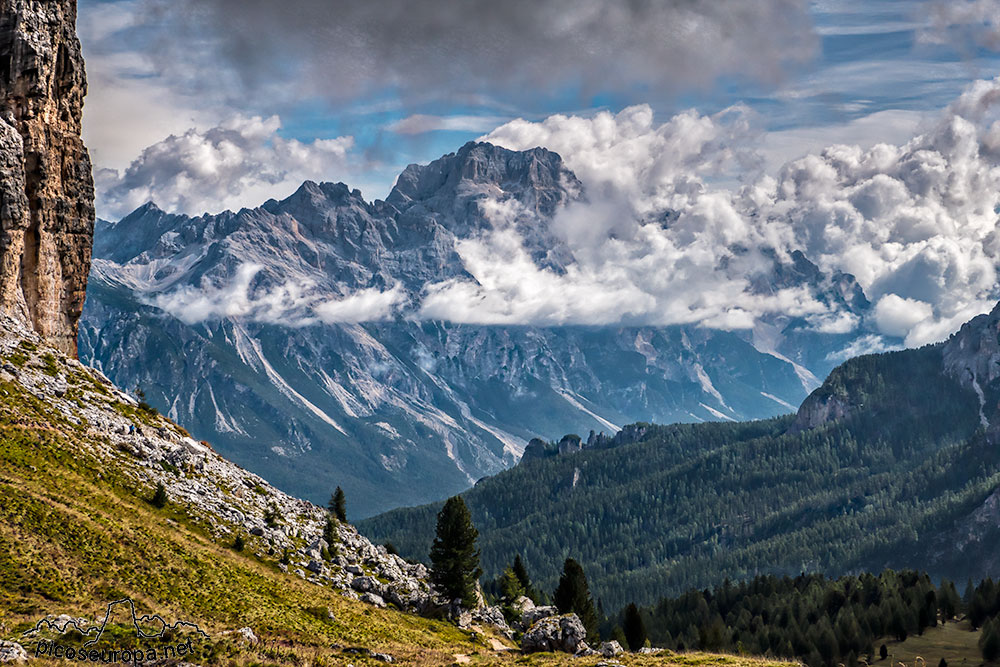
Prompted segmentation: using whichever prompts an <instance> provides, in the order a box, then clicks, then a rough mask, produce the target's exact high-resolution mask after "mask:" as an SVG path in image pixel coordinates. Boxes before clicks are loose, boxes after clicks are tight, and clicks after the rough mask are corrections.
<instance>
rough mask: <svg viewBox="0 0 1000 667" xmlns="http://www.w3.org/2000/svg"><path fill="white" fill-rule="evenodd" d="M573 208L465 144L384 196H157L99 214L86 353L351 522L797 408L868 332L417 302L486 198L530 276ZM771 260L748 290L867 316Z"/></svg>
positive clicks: (509, 158)
mask: <svg viewBox="0 0 1000 667" xmlns="http://www.w3.org/2000/svg"><path fill="white" fill-rule="evenodd" d="M586 196H587V195H586V192H585V191H584V190H583V188H582V186H581V185H580V183H579V181H578V180H577V179H576V177H575V176H574V175H573V174H572V172H570V171H569V170H568V169H567V168H566V166H565V165H564V164H563V162H562V160H561V158H560V157H559V155H557V154H555V153H553V152H551V151H547V150H545V149H542V148H536V149H533V150H528V151H510V150H506V149H503V148H499V147H496V146H493V145H490V144H486V143H469V144H467V145H465V146H463V147H462V148H461V150H459V151H457V152H456V153H452V154H449V155H445V156H444V157H442V158H440V159H438V160H435V161H434V162H432V163H430V164H428V165H411V166H409V167H407V168H406V169H405V170H404V171H403V172H402V173H401V174H400V176H399V178H398V179H397V183H396V186H395V187H394V188H393V190H392V192H391V194H390V195H389V196H388V197H387V198H386V200H385V201H375V202H367V201H366V200H365V199H363V197H362V196H361V193H360V192H359V191H357V190H351V189H350V188H348V187H347V186H346V185H344V184H330V183H320V184H317V183H313V182H306V183H304V184H303V185H302V186H301V187H300V188H299V189H298V190H297V191H296V192H295V193H294V194H292V195H291V196H290V197H288V198H287V199H284V200H282V201H277V200H270V201H268V202H266V203H264V204H263V205H262V206H260V207H258V208H254V209H243V210H240V211H238V212H235V213H234V212H229V211H227V212H224V213H221V214H218V215H208V214H206V215H202V216H198V217H189V216H184V215H174V214H169V213H166V212H164V211H162V210H160V209H159V208H157V207H156V206H155V205H154V204H152V203H150V204H147V205H145V206H143V207H141V208H139V209H137V210H136V211H134V212H133V213H131V214H130V215H128V216H126V217H125V218H123V219H122V220H120V221H118V222H115V223H110V222H107V221H101V220H98V222H97V225H96V230H95V242H94V253H93V255H94V261H93V265H92V271H91V276H90V283H89V285H90V286H89V291H88V298H87V304H86V308H85V312H84V315H83V318H82V320H81V331H80V335H79V345H80V355H81V359H83V360H85V361H86V362H87V363H90V364H93V365H94V366H95V367H97V368H100V369H102V370H103V371H104V372H105V373H107V374H108V376H109V377H110V378H112V380H113V381H115V382H116V383H117V384H119V385H120V386H125V387H129V388H139V389H141V390H142V391H143V392H144V393H145V396H146V400H148V401H149V402H150V403H151V404H152V405H154V406H156V407H157V408H159V409H160V410H162V411H163V412H164V413H166V414H168V415H169V416H170V417H171V418H173V419H175V420H177V421H178V422H179V423H181V424H183V425H184V426H185V427H186V428H188V429H189V430H191V432H192V433H195V434H196V435H198V437H202V438H205V439H208V440H211V441H212V442H213V443H215V445H216V446H217V447H218V448H219V449H220V451H221V452H223V453H224V454H225V455H227V456H229V457H231V458H232V459H233V460H235V461H237V462H238V463H240V464H241V465H245V466H247V467H248V468H250V469H252V470H255V471H257V472H259V473H261V474H265V475H266V476H267V477H268V479H270V480H271V481H273V482H274V483H276V484H278V485H279V486H280V487H281V488H283V489H286V490H288V491H289V492H292V493H296V494H298V495H301V496H304V497H307V498H310V499H312V500H315V501H323V500H325V498H327V497H328V496H329V493H330V489H331V488H332V487H333V486H335V485H340V486H342V487H343V488H344V489H345V490H346V491H347V492H348V494H349V495H350V496H351V497H352V498H353V503H352V511H353V512H354V513H355V515H356V516H359V517H364V516H369V515H372V514H375V513H378V512H380V511H384V510H388V509H391V508H393V507H397V506H401V505H412V504H418V503H422V502H429V501H433V500H437V499H440V498H442V497H444V496H446V495H448V494H451V493H455V492H458V491H461V490H463V489H465V488H468V487H469V486H470V485H472V484H473V483H474V482H475V481H476V480H478V479H480V478H481V477H483V476H486V475H491V474H495V473H497V472H499V471H501V470H503V469H505V468H508V467H510V466H512V465H514V464H515V463H517V461H518V460H519V459H520V457H521V454H522V452H523V449H524V446H525V444H526V443H527V442H528V441H529V440H530V439H531V438H534V437H539V436H541V437H545V436H548V435H551V434H553V433H562V432H569V431H581V432H583V433H584V435H585V436H586V432H587V431H589V430H594V431H597V432H601V431H603V432H605V433H614V432H616V431H617V430H618V429H619V427H620V425H622V424H626V423H629V422H633V421H637V420H641V421H649V422H657V423H670V422H677V421H683V422H698V421H704V420H737V419H746V418H761V417H768V416H772V415H777V414H781V413H786V412H789V411H791V410H793V409H794V406H795V405H798V403H799V402H800V401H801V400H802V398H804V397H805V396H806V395H807V394H808V392H809V391H811V390H812V389H814V388H815V387H817V386H818V385H819V379H818V378H822V377H824V376H825V375H826V373H827V372H828V371H829V370H830V369H831V368H832V367H833V366H834V365H835V364H836V363H837V361H838V360H839V359H841V358H842V357H843V356H844V355H845V352H844V350H845V349H848V348H849V346H850V345H851V344H852V343H855V342H856V341H858V340H859V339H860V338H862V337H863V336H864V335H865V332H864V328H863V327H862V329H860V330H857V331H855V332H852V333H849V334H842V333H823V332H821V331H816V330H815V329H814V328H813V327H811V326H810V325H809V324H808V323H807V322H806V321H805V320H804V319H802V318H796V317H790V316H783V315H776V316H772V317H770V319H762V320H760V321H758V323H757V325H756V326H755V327H754V328H753V329H747V330H737V331H721V330H717V329H710V328H705V327H699V326H696V325H677V326H647V325H643V324H641V323H636V324H630V323H628V322H623V323H619V324H615V325H608V324H606V323H605V324H593V325H587V324H574V325H566V326H541V325H532V324H530V323H528V324H516V325H508V324H497V323H488V322H487V323H479V322H471V323H469V322H464V323H463V322H455V321H448V320H446V319H436V318H434V317H432V316H428V315H427V314H426V313H422V312H421V311H420V310H419V309H418V308H417V307H415V306H413V304H415V303H418V302H419V300H420V299H421V297H422V296H426V294H427V293H428V291H429V290H430V289H433V286H434V285H441V284H448V283H449V281H472V282H475V281H477V279H478V276H476V275H474V274H472V273H470V270H469V268H470V267H469V266H468V262H466V261H465V258H463V256H462V255H461V254H460V252H459V250H460V248H461V244H462V243H463V242H465V241H467V240H469V239H476V238H479V237H481V236H482V235H483V234H486V233H490V232H491V231H494V230H495V229H496V227H497V225H498V224H499V223H497V221H496V216H495V215H493V214H492V212H493V211H495V209H496V207H497V206H498V205H509V204H512V203H513V204H516V206H517V208H516V210H517V211H519V213H518V214H517V215H516V216H515V217H514V219H513V221H509V222H508V223H506V224H509V225H511V227H512V228H513V229H514V230H515V231H516V232H517V234H518V236H519V237H520V238H521V239H522V242H523V246H524V250H525V251H526V252H527V253H529V254H530V256H531V258H532V261H534V262H535V263H536V265H537V266H541V267H545V268H546V269H547V270H550V271H553V272H556V273H559V272H564V271H566V270H568V268H567V267H570V266H571V265H572V263H573V261H574V258H573V256H572V253H571V252H570V250H569V249H568V248H567V247H566V245H565V243H563V242H561V241H560V239H559V235H558V234H556V233H555V232H554V231H553V230H552V228H551V224H550V223H551V221H552V219H553V216H554V215H555V214H556V213H557V212H558V211H559V210H560V209H561V208H562V207H565V206H566V205H567V204H568V203H570V202H573V201H579V200H581V199H583V198H585V197H586ZM662 224H670V215H669V212H667V213H666V214H664V216H663V223H662ZM745 252H749V251H745ZM763 256H764V257H765V259H766V262H768V263H769V266H770V269H768V270H767V271H765V272H763V273H760V274H758V275H755V276H753V278H752V286H753V287H752V289H753V290H754V291H755V293H761V294H766V293H771V292H774V291H776V290H779V289H782V288H786V287H801V288H803V289H805V290H808V291H809V293H810V294H812V295H813V296H814V297H815V298H817V299H818V300H820V301H822V302H824V303H828V304H833V305H835V306H836V307H837V308H839V309H842V310H846V311H848V312H850V313H852V314H854V315H856V316H857V317H858V319H859V320H860V321H862V322H864V321H866V320H865V316H866V315H867V313H868V311H869V310H870V305H869V303H868V301H867V299H866V298H865V296H864V293H863V292H862V290H861V288H860V287H859V286H858V285H857V283H856V282H855V281H854V279H853V278H852V277H851V276H849V275H846V274H834V275H824V274H823V273H822V272H821V271H820V270H819V269H817V267H816V266H815V265H814V264H812V263H811V262H810V261H809V260H808V258H806V257H805V256H804V255H803V254H802V253H800V252H795V253H792V254H791V256H790V257H786V258H783V259H782V258H779V257H778V255H777V254H775V253H768V251H767V250H766V249H764V252H763Z"/></svg>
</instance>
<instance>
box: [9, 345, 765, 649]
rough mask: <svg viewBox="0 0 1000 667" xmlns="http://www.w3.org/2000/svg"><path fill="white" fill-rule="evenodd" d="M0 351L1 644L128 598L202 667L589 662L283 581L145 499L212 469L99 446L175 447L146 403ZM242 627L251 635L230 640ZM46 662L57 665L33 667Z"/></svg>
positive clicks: (173, 506) (214, 528)
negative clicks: (189, 628)
mask: <svg viewBox="0 0 1000 667" xmlns="http://www.w3.org/2000/svg"><path fill="white" fill-rule="evenodd" d="M0 357H2V358H0V367H2V370H0V639H3V640H14V641H18V640H20V641H25V640H24V639H23V638H22V633H24V632H25V631H27V630H29V629H31V628H32V627H34V626H35V624H36V623H37V622H38V621H39V620H41V619H43V618H45V617H50V618H51V617H53V616H59V615H64V614H68V615H69V616H72V617H74V618H76V617H82V618H85V619H90V620H91V621H97V620H99V619H100V618H101V617H103V615H104V613H105V612H106V610H107V609H108V605H109V603H110V602H112V601H115V600H120V599H123V598H130V599H132V600H133V601H134V603H135V607H136V611H137V613H138V614H158V615H160V616H162V617H163V618H164V619H166V620H168V621H170V622H173V621H176V620H180V621H185V622H189V623H194V624H197V625H198V626H199V627H200V628H201V629H202V630H204V631H205V632H206V633H207V634H208V635H209V638H208V639H207V640H198V643H197V644H196V645H195V646H196V651H197V652H196V655H194V656H193V657H192V658H190V660H191V661H193V662H196V663H197V664H202V665H219V664H227V665H296V666H299V665H347V664H353V665H356V666H360V665H374V664H382V663H380V662H378V661H377V660H376V659H375V658H374V657H372V656H370V655H366V654H365V652H366V651H374V652H381V653H387V654H390V655H392V656H393V657H394V658H395V660H396V662H397V663H400V664H412V665H451V664H455V663H459V664H473V665H475V664H481V665H485V664H490V665H493V664H513V663H514V662H517V663H518V664H528V665H557V664H574V665H593V664H595V663H596V662H597V661H598V660H597V659H596V658H586V659H576V658H573V657H571V656H568V655H553V654H539V655H534V656H521V654H520V652H518V651H515V650H511V649H512V648H513V645H512V644H511V643H509V642H507V641H506V640H503V638H502V637H499V636H496V635H494V634H492V632H491V631H489V630H488V629H484V628H482V627H478V626H476V627H475V628H474V629H473V630H472V631H470V630H462V629H459V628H457V627H456V626H455V625H453V624H451V623H447V622H443V621H435V620H430V619H426V618H421V617H419V616H415V615H412V614H407V613H402V612H400V611H396V610H394V609H392V608H386V609H380V608H377V607H375V606H372V605H370V604H365V603H362V602H358V601H355V600H352V599H348V598H346V597H344V596H343V595H342V594H341V593H340V592H338V591H335V590H332V589H331V588H329V587H326V586H321V585H317V584H316V583H314V582H310V581H307V580H305V579H304V578H302V577H300V576H297V575H296V574H294V573H292V572H284V571H282V569H281V568H282V566H281V563H280V562H279V557H280V554H278V555H274V556H272V555H269V553H268V547H267V543H266V542H263V541H262V540H261V539H260V538H256V537H252V536H250V535H247V536H246V549H245V550H243V551H242V552H239V551H237V550H236V549H235V548H234V542H233V539H232V535H233V534H234V533H236V531H237V530H238V529H239V526H237V525H235V524H228V523H227V521H226V520H225V519H224V518H223V517H221V516H216V517H214V518H212V517H209V516H207V515H206V514H205V513H204V511H203V508H198V507H196V506H194V505H193V504H191V503H190V502H187V501H185V500H184V499H183V498H178V497H177V496H176V493H174V492H173V491H172V492H171V499H170V500H168V501H167V502H166V503H165V504H164V505H163V506H162V507H157V506H156V504H155V503H154V502H151V501H152V498H153V496H154V480H155V479H163V475H166V476H167V477H168V478H170V477H172V478H176V479H182V478H190V477H192V476H199V475H200V476H204V475H209V474H211V470H212V469H213V468H212V467H211V466H209V467H206V468H205V469H204V471H203V472H201V473H199V472H197V471H195V470H194V469H188V470H183V469H178V468H176V467H173V466H171V465H170V464H167V463H165V462H164V463H162V464H161V465H158V466H156V467H155V470H158V473H157V474H156V475H153V474H152V473H151V472H150V471H149V470H147V469H144V468H142V467H141V466H140V465H139V463H137V461H139V460H138V459H136V458H135V452H134V451H126V449H127V448H125V447H112V446H111V445H112V443H113V442H119V443H121V442H123V440H122V438H121V437H118V439H117V440H112V438H111V435H110V432H105V431H104V430H103V429H104V428H106V427H107V424H108V423H112V422H111V420H112V418H113V419H114V420H120V419H121V418H123V417H124V418H126V419H127V420H128V422H126V423H130V424H132V425H133V426H134V427H136V429H137V430H138V431H140V432H145V433H150V434H152V433H168V432H170V433H172V434H173V435H171V437H180V436H179V435H178V434H182V433H183V431H182V430H180V429H178V427H176V426H175V425H174V424H172V423H170V422H169V421H168V420H166V419H164V418H162V417H161V416H159V415H157V414H156V413H155V411H153V410H152V409H150V408H148V407H147V406H144V405H143V404H141V403H140V404H135V403H130V402H128V401H125V400H122V395H121V394H120V392H118V391H117V390H115V389H113V388H112V387H110V386H108V385H106V384H104V383H103V381H102V380H100V379H99V378H97V377H96V376H94V375H92V374H90V373H89V372H88V371H87V370H86V369H84V368H83V367H82V366H80V365H79V364H77V363H75V362H73V361H72V360H68V359H66V358H65V357H63V356H62V355H60V354H59V353H58V352H56V351H54V350H50V349H48V348H46V347H45V346H44V345H42V344H41V343H39V342H38V341H37V340H21V341H17V340H14V341H11V340H10V337H9V336H8V335H7V334H6V332H3V331H0ZM49 391H53V392H55V393H52V394H51V395H47V394H46V392H49ZM100 406H103V407H100ZM105 410H106V412H105ZM105 420H108V421H107V422H105ZM114 423H118V422H114ZM226 465H229V464H226ZM230 467H231V466H230ZM206 481H209V482H211V481H213V480H206ZM215 482H219V480H215ZM220 483H221V482H220ZM262 484H266V483H263V482H262ZM269 488H270V487H269ZM236 492H237V490H236V489H233V490H232V493H236ZM270 493H273V491H272V490H266V489H264V488H263V487H262V486H258V487H256V488H255V489H252V490H250V491H249V492H248V493H246V494H243V496H242V498H241V499H238V498H237V496H236V495H233V496H231V497H232V502H233V505H232V506H233V507H234V508H235V507H237V506H239V507H241V508H245V507H246V506H247V505H246V503H247V502H250V501H248V500H247V498H248V497H249V498H251V499H252V500H253V501H254V502H256V499H258V498H259V497H264V496H263V495H260V494H270ZM238 500H239V502H237V501H238ZM303 507H305V505H303ZM281 520H291V517H288V516H283V517H281ZM227 535H228V536H227ZM244 627H246V628H250V629H251V630H252V632H253V633H254V634H255V635H256V637H257V638H258V640H259V641H255V642H249V641H246V640H245V639H243V637H242V635H241V634H240V633H238V632H234V631H235V630H238V629H240V628H244ZM106 640H107V641H112V642H115V643H116V645H119V646H121V645H127V644H128V642H129V641H131V642H135V641H136V638H135V632H134V630H133V629H132V628H131V626H130V619H128V618H126V617H121V616H119V615H117V614H116V615H115V616H114V617H113V618H112V620H111V622H110V623H109V624H108V626H107V632H106V635H105V639H104V640H102V642H104V641H106ZM26 646H27V647H28V648H29V650H30V649H31V646H30V645H29V644H27V643H26ZM353 649H357V650H359V651H361V653H358V652H352V650H353ZM620 662H622V663H624V664H628V665H646V664H657V665H682V664H683V665H700V664H725V665H733V666H734V667H752V666H765V665H777V664H780V663H777V662H774V661H770V662H769V661H762V660H754V659H749V658H739V657H729V656H720V655H707V654H694V653H691V654H684V655H676V656H673V655H670V656H664V655H661V656H656V657H653V656H638V655H633V656H623V657H622V659H621V660H620ZM46 663H51V664H60V665H62V664H65V661H64V660H62V659H60V660H52V659H45V658H40V659H37V660H35V661H34V663H33V664H46Z"/></svg>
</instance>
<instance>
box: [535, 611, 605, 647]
mask: <svg viewBox="0 0 1000 667" xmlns="http://www.w3.org/2000/svg"><path fill="white" fill-rule="evenodd" d="M586 639H587V631H586V630H585V629H584V627H583V622H582V621H580V618H579V617H578V616H577V615H576V614H566V615H565V616H550V617H549V618H543V619H542V620H540V621H538V622H537V623H535V624H534V625H533V626H531V628H530V629H529V630H528V631H527V632H525V633H524V637H522V638H521V650H522V651H524V652H525V653H538V652H540V651H548V652H555V651H562V652H564V653H572V654H578V653H588V652H589V651H590V647H589V646H587V642H586Z"/></svg>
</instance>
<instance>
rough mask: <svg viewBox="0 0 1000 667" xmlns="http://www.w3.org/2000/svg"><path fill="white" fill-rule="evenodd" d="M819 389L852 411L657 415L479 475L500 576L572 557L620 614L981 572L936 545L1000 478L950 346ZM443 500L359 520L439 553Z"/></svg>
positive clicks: (841, 373)
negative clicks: (761, 591)
mask: <svg viewBox="0 0 1000 667" xmlns="http://www.w3.org/2000/svg"><path fill="white" fill-rule="evenodd" d="M820 399H822V400H824V401H826V400H828V399H832V400H834V401H838V402H839V406H840V407H841V408H843V412H844V413H845V414H846V415H847V416H846V417H844V418H843V419H839V420H832V421H826V422H825V423H820V424H819V425H818V427H816V428H812V429H806V430H802V425H801V423H798V424H797V423H796V417H795V416H788V417H781V418H776V419H772V420H768V421H759V422H745V423H711V424H695V425H672V426H656V427H652V428H649V429H647V431H646V433H645V435H644V436H643V438H642V439H641V440H640V441H639V442H635V443H631V444H626V445H622V446H619V447H616V448H613V449H597V450H584V451H583V452H580V453H577V454H572V455H565V456H557V457H553V458H545V459H541V460H535V461H530V462H525V463H524V464H522V465H519V466H517V467H516V468H514V469H512V470H509V471H506V472H503V473H500V474H498V475H496V476H495V477H491V478H488V479H485V480H482V481H480V482H479V483H478V484H477V485H476V486H475V487H474V488H472V489H470V490H468V491H467V492H466V493H465V494H464V498H465V500H466V502H467V504H468V506H469V508H470V510H471V511H472V515H473V519H474V520H475V522H476V525H477V527H478V528H479V530H480V533H481V538H480V544H481V545H482V550H483V563H484V569H485V570H486V573H487V576H491V577H492V576H496V575H497V574H498V573H499V571H500V570H501V569H502V568H503V566H504V565H505V564H507V563H509V562H511V561H512V560H513V559H514V556H515V555H516V554H518V553H520V554H521V556H522V558H523V559H524V561H525V563H526V564H527V566H528V568H529V570H530V571H531V572H532V575H533V576H534V577H535V578H536V581H537V582H538V583H539V584H540V586H541V587H542V588H545V589H547V590H551V589H552V587H553V586H554V585H555V581H556V577H557V574H558V571H557V568H558V564H559V563H560V562H561V559H562V558H564V557H566V556H572V557H573V558H575V559H577V560H579V561H580V562H581V563H582V564H583V566H584V568H585V569H586V571H587V574H588V576H589V577H590V579H591V581H592V587H593V589H594V594H595V597H596V598H598V599H599V600H600V601H601V602H602V604H603V607H604V609H605V610H607V612H608V613H611V612H614V611H615V610H617V609H620V608H621V607H622V606H623V605H625V604H627V603H629V602H633V601H634V602H637V603H640V604H652V603H654V602H656V601H657V600H658V599H659V598H660V597H662V596H666V595H673V594H678V593H680V592H683V591H685V590H688V589H690V588H695V587H704V586H708V585H715V584H717V583H719V581H720V580H721V579H723V578H725V577H729V578H730V579H732V580H734V581H735V580H742V579H746V578H750V577H753V576H754V575H759V574H776V575H785V574H791V575H796V574H798V573H800V572H803V571H807V572H823V573H825V574H827V575H830V576H836V575H838V574H840V573H846V572H851V571H859V570H868V571H875V572H878V571H881V570H882V569H883V568H884V567H891V566H895V567H904V566H907V567H916V568H920V569H928V570H930V571H931V573H932V574H933V575H935V576H940V575H947V576H949V577H951V578H953V579H956V580H960V581H964V580H965V579H966V578H967V577H969V576H975V577H976V578H979V577H980V576H981V575H980V574H979V573H978V572H974V571H971V570H969V568H974V567H975V562H976V558H975V554H972V553H966V554H964V556H963V558H962V559H960V562H953V563H952V564H951V565H950V566H949V567H948V569H947V571H943V572H942V571H938V570H936V569H935V563H937V562H938V555H937V554H935V553H933V552H932V550H931V549H930V548H929V545H930V543H931V540H930V538H931V537H933V536H935V535H939V534H941V533H942V532H944V531H945V530H946V529H948V528H950V527H951V526H952V525H953V524H954V522H955V521H956V520H957V518H959V517H963V516H966V515H967V514H968V513H969V512H971V511H972V510H973V509H974V508H976V507H978V506H979V505H980V504H982V503H983V501H984V499H985V498H986V497H987V496H988V495H989V494H990V493H991V492H992V491H993V490H994V489H995V488H997V486H998V484H1000V448H997V447H996V446H993V445H991V444H989V443H988V442H987V440H986V437H985V435H984V433H983V431H982V429H981V427H980V420H979V416H978V403H977V400H976V397H975V396H974V395H973V393H972V392H971V391H967V390H965V389H963V388H962V387H960V386H959V385H958V383H956V382H955V381H953V380H952V379H950V378H948V377H946V376H945V375H943V374H942V372H941V348H940V346H935V347H926V348H922V349H919V350H907V351H902V352H893V353H887V354H881V355H869V356H864V357H859V358H856V359H853V360H851V361H849V362H847V363H845V364H843V365H842V366H840V367H839V368H837V369H836V370H835V371H834V372H833V373H832V374H831V376H830V378H829V379H828V380H827V382H826V383H825V384H824V385H823V387H821V388H820V389H819V390H817V394H816V397H815V398H813V399H807V404H808V405H816V404H815V403H810V401H817V400H820ZM805 409H806V407H804V408H803V410H805ZM812 417H813V418H814V417H815V415H812ZM800 418H801V417H800ZM793 426H794V427H793ZM438 509H439V505H426V506H423V507H418V508H412V509H404V510H396V511H393V512H389V513H387V514H384V515H381V516H379V517H375V518H373V519H370V520H367V521H364V522H361V523H360V524H359V528H360V529H361V530H362V532H364V533H365V534H367V535H368V536H369V537H371V538H372V539H374V540H377V541H391V542H392V543H393V544H394V545H395V546H396V547H397V548H398V549H399V550H400V552H401V553H402V554H403V555H405V556H408V557H413V558H426V554H427V549H428V546H429V536H430V535H431V534H432V527H433V517H434V515H435V513H436V512H437V510H438ZM983 548H985V547H983Z"/></svg>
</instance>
